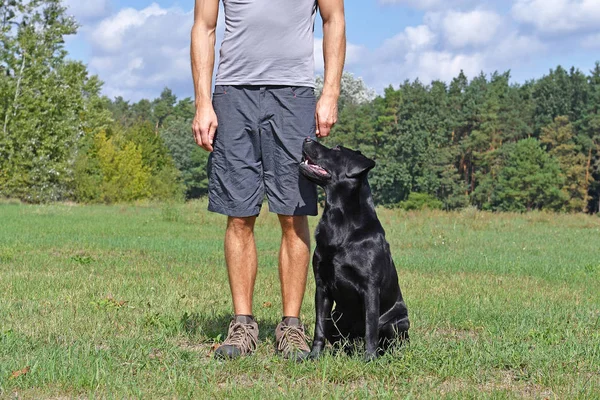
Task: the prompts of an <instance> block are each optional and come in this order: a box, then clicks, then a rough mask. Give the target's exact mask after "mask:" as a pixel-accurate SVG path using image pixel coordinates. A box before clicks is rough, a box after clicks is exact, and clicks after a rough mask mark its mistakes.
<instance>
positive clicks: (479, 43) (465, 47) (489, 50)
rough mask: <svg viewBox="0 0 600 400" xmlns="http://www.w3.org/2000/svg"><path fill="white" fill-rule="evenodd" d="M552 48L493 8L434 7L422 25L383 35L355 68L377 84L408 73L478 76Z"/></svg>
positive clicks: (440, 76)
mask: <svg viewBox="0 0 600 400" xmlns="http://www.w3.org/2000/svg"><path fill="white" fill-rule="evenodd" d="M546 48H547V47H546V45H545V44H544V43H543V42H541V41H540V40H539V39H538V38H536V37H535V36H532V35H527V34H524V33H522V32H520V31H519V30H518V29H517V27H516V26H515V24H514V23H512V22H511V21H510V19H506V18H505V17H502V16H501V15H499V14H497V13H495V12H492V11H488V10H482V9H475V10H471V11H466V12H461V11H457V10H442V11H429V12H427V13H426V14H425V15H424V17H423V23H422V24H421V25H418V26H409V27H406V28H404V29H403V30H402V31H401V32H400V33H398V34H396V35H395V36H393V37H390V38H388V39H386V40H385V41H383V43H382V44H381V45H380V46H379V47H378V48H377V49H374V50H372V51H371V52H370V53H371V56H370V57H369V56H366V57H363V59H364V60H365V61H364V62H363V63H362V65H359V66H358V67H357V68H355V70H354V71H353V72H355V73H356V74H357V75H362V76H363V77H364V78H365V81H366V82H367V84H369V85H371V86H372V87H374V88H375V89H376V90H381V89H383V88H384V87H386V86H388V85H389V84H390V83H391V84H394V85H397V84H400V83H401V82H403V81H405V80H407V79H409V80H414V79H417V78H418V79H419V80H421V81H422V82H424V83H429V82H431V81H432V80H442V81H446V82H448V81H450V80H451V79H452V78H454V77H456V76H457V75H458V74H459V73H460V71H461V70H462V71H464V72H465V74H467V76H470V77H473V76H476V75H478V74H479V73H480V72H481V71H484V72H488V73H490V72H493V71H496V70H499V71H504V70H507V69H512V68H513V67H514V66H518V65H524V64H527V63H529V62H532V60H533V59H535V57H536V56H539V55H540V54H543V52H544V51H545V50H546Z"/></svg>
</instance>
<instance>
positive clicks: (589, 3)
mask: <svg viewBox="0 0 600 400" xmlns="http://www.w3.org/2000/svg"><path fill="white" fill-rule="evenodd" d="M512 15H513V17H514V18H515V19H516V20H517V21H520V22H523V23H525V24H529V25H532V26H534V27H535V28H536V29H537V30H538V31H539V32H541V33H546V34H559V33H571V32H586V31H590V30H596V31H597V30H598V26H599V25H600V1H598V0H515V4H514V5H513V7H512Z"/></svg>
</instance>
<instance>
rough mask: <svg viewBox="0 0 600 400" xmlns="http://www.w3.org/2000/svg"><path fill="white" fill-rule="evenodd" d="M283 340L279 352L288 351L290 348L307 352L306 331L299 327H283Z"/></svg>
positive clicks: (278, 346)
mask: <svg viewBox="0 0 600 400" xmlns="http://www.w3.org/2000/svg"><path fill="white" fill-rule="evenodd" d="M281 330H282V334H281V340H280V341H279V344H278V345H277V350H279V351H286V350H288V349H289V348H290V347H291V348H292V349H296V350H306V349H307V348H308V345H307V344H306V335H305V334H304V330H303V329H302V328H301V327H298V326H283V327H281Z"/></svg>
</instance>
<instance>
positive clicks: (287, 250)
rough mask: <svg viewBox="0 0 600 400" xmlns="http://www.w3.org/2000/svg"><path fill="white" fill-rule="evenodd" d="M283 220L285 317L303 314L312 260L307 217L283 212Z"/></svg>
mask: <svg viewBox="0 0 600 400" xmlns="http://www.w3.org/2000/svg"><path fill="white" fill-rule="evenodd" d="M279 222H280V223H281V232H282V235H281V250H280V252H279V279H280V282H281V296H282V299H283V315H284V316H285V317H296V318H298V317H299V316H300V308H301V307H302V300H303V298H304V292H305V290H306V276H307V273H308V264H309V259H310V233H309V230H308V218H307V217H306V216H287V215H279Z"/></svg>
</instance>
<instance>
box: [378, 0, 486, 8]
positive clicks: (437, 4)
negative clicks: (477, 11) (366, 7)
mask: <svg viewBox="0 0 600 400" xmlns="http://www.w3.org/2000/svg"><path fill="white" fill-rule="evenodd" d="M379 3H380V4H398V5H403V6H408V7H413V8H418V9H421V10H437V9H449V8H455V7H460V6H468V5H471V4H475V3H476V0H379Z"/></svg>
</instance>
